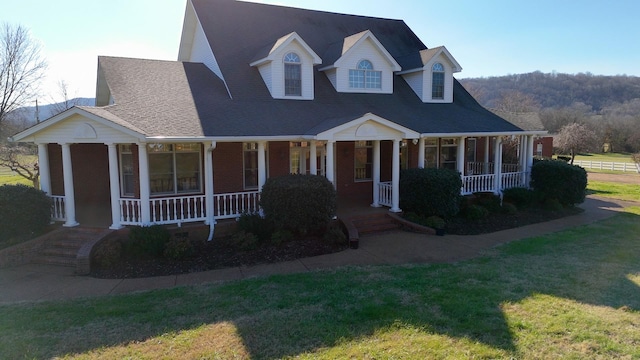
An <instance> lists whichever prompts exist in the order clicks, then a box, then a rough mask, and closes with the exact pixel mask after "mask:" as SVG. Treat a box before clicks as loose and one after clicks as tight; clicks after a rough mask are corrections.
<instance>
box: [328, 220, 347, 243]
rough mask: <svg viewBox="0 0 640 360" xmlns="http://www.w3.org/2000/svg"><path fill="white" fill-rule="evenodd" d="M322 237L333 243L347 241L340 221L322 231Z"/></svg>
mask: <svg viewBox="0 0 640 360" xmlns="http://www.w3.org/2000/svg"><path fill="white" fill-rule="evenodd" d="M322 239H323V240H324V241H325V242H327V243H329V244H335V245H345V244H346V243H347V235H346V234H345V231H344V230H343V229H342V224H340V223H335V224H331V225H329V228H328V229H327V231H326V232H325V233H324V235H323V237H322Z"/></svg>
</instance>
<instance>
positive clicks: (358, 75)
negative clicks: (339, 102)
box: [349, 70, 364, 89]
mask: <svg viewBox="0 0 640 360" xmlns="http://www.w3.org/2000/svg"><path fill="white" fill-rule="evenodd" d="M349 87H350V88H355V89H362V88H364V70H349Z"/></svg>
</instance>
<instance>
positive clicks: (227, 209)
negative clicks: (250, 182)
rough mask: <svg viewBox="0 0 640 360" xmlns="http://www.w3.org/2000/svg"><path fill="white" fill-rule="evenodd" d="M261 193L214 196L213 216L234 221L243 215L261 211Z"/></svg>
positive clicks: (251, 192)
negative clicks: (233, 219)
mask: <svg viewBox="0 0 640 360" xmlns="http://www.w3.org/2000/svg"><path fill="white" fill-rule="evenodd" d="M259 203H260V192H259V191H249V192H238V193H227V194H214V195H213V215H214V217H215V218H216V219H232V218H236V217H238V216H240V215H242V214H243V213H255V212H258V211H259V210H260V205H259Z"/></svg>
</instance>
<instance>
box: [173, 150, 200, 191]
mask: <svg viewBox="0 0 640 360" xmlns="http://www.w3.org/2000/svg"><path fill="white" fill-rule="evenodd" d="M176 167H177V170H176V180H177V185H178V192H194V191H200V154H199V153H178V154H176Z"/></svg>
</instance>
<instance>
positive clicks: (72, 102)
mask: <svg viewBox="0 0 640 360" xmlns="http://www.w3.org/2000/svg"><path fill="white" fill-rule="evenodd" d="M58 96H59V97H57V98H56V97H53V96H52V97H51V101H52V103H53V105H52V113H51V115H52V116H53V115H57V114H59V113H61V112H63V111H65V110H69V109H71V108H72V107H74V106H76V105H78V98H77V97H75V96H73V97H72V96H71V95H70V94H69V84H68V83H67V82H66V81H64V80H60V81H58Z"/></svg>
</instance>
